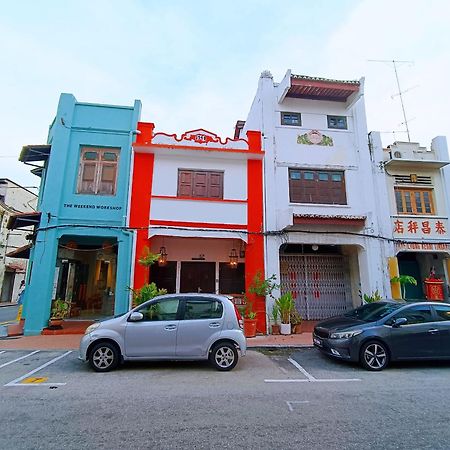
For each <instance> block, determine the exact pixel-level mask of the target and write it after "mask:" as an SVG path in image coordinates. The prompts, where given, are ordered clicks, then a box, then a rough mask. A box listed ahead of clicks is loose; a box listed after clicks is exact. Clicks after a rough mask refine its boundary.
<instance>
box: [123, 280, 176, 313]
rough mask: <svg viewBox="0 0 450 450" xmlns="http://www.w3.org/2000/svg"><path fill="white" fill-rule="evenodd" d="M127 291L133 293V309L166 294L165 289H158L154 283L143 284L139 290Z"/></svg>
mask: <svg viewBox="0 0 450 450" xmlns="http://www.w3.org/2000/svg"><path fill="white" fill-rule="evenodd" d="M129 289H130V290H131V291H132V292H133V308H134V307H136V306H139V305H140V304H142V303H144V302H146V301H147V300H151V299H152V298H154V297H156V296H158V295H164V294H167V289H158V287H157V286H156V284H155V283H150V284H144V286H142V287H141V288H140V289H131V288H129Z"/></svg>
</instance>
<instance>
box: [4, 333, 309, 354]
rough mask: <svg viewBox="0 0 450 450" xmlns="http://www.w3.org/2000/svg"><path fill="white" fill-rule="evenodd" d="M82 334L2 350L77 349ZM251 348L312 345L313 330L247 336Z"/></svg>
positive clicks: (10, 341) (21, 339) (23, 341)
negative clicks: (284, 334)
mask: <svg viewBox="0 0 450 450" xmlns="http://www.w3.org/2000/svg"><path fill="white" fill-rule="evenodd" d="M81 338H82V335H81V334H61V335H55V336H17V337H9V338H0V350H13V349H16V350H18V349H20V350H55V349H58V350H75V349H77V348H78V347H79V346H80V340H81ZM247 345H248V347H249V348H264V347H266V348H267V347H291V348H295V347H308V346H312V334H311V332H309V333H308V332H305V333H301V334H291V335H289V336H281V335H280V336H273V335H268V336H256V337H254V338H247Z"/></svg>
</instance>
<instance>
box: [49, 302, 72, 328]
mask: <svg viewBox="0 0 450 450" xmlns="http://www.w3.org/2000/svg"><path fill="white" fill-rule="evenodd" d="M69 314H70V303H69V302H66V301H65V300H62V299H60V298H57V299H56V300H53V303H52V311H51V316H50V320H49V323H48V325H49V327H50V328H52V329H60V328H62V323H63V320H64V319H65V318H67V317H69Z"/></svg>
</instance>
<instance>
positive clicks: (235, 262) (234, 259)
mask: <svg viewBox="0 0 450 450" xmlns="http://www.w3.org/2000/svg"><path fill="white" fill-rule="evenodd" d="M229 257H230V267H231V268H232V269H236V268H237V266H238V254H237V252H236V249H235V248H232V249H231V252H230V255H229Z"/></svg>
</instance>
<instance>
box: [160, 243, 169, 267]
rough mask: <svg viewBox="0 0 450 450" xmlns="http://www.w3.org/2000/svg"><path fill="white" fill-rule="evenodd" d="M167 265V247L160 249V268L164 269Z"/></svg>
mask: <svg viewBox="0 0 450 450" xmlns="http://www.w3.org/2000/svg"><path fill="white" fill-rule="evenodd" d="M166 264H167V252H166V247H160V249H159V258H158V266H160V267H162V266H165V265H166Z"/></svg>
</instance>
